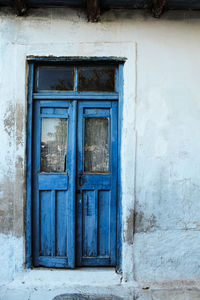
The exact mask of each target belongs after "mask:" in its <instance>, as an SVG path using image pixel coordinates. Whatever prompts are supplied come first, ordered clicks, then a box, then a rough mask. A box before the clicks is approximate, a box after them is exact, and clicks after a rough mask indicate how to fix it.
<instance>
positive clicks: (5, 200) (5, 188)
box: [0, 174, 14, 234]
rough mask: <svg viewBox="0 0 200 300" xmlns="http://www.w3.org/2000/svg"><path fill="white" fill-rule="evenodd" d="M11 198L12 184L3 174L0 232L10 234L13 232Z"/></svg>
mask: <svg viewBox="0 0 200 300" xmlns="http://www.w3.org/2000/svg"><path fill="white" fill-rule="evenodd" d="M13 198H14V183H13V182H12V181H11V179H10V178H9V176H8V175H6V174H5V176H4V181H3V182H1V184H0V232H1V233H5V234H7V233H10V232H11V231H12V230H13V211H14V206H13Z"/></svg>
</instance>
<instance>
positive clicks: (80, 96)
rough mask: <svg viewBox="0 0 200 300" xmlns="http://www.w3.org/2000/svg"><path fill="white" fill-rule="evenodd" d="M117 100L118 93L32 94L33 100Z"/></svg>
mask: <svg viewBox="0 0 200 300" xmlns="http://www.w3.org/2000/svg"><path fill="white" fill-rule="evenodd" d="M66 97H67V99H69V100H74V99H77V100H94V99H95V100H107V99H109V100H118V93H90V92H88V93H86V92H85V93H83V92H81V93H78V92H74V93H73V92H66V93H64V92H60V93H59V92H52V93H34V94H33V99H34V100H38V99H39V100H41V99H43V100H51V99H52V100H66Z"/></svg>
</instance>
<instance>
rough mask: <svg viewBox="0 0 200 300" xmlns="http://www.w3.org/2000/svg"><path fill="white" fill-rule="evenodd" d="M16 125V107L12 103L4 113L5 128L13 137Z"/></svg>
mask: <svg viewBox="0 0 200 300" xmlns="http://www.w3.org/2000/svg"><path fill="white" fill-rule="evenodd" d="M14 126H15V107H14V105H12V104H10V105H9V106H8V108H7V110H6V112H5V114H4V129H5V131H6V133H7V134H8V135H9V137H11V136H12V135H13V133H14Z"/></svg>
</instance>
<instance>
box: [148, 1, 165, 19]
mask: <svg viewBox="0 0 200 300" xmlns="http://www.w3.org/2000/svg"><path fill="white" fill-rule="evenodd" d="M166 3H167V0H153V7H152V13H153V16H154V17H155V18H160V16H161V15H162V13H163V10H164V7H165V5H166Z"/></svg>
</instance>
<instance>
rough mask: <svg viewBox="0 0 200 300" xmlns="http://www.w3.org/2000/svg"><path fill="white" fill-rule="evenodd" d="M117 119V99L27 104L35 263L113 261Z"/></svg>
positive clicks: (100, 263) (57, 264)
mask: <svg viewBox="0 0 200 300" xmlns="http://www.w3.org/2000/svg"><path fill="white" fill-rule="evenodd" d="M117 120H118V103H117V101H92V100H90V101H83V100H82V101H79V103H77V101H75V100H73V101H70V102H68V101H48V100H43V101H42V100H41V101H40V100H37V101H36V102H35V103H34V120H33V128H34V130H33V149H34V151H33V264H34V266H45V267H57V268H59V267H60V268H63V267H66V268H74V267H75V266H115V265H116V224H117V216H116V211H117V132H118V123H117Z"/></svg>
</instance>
